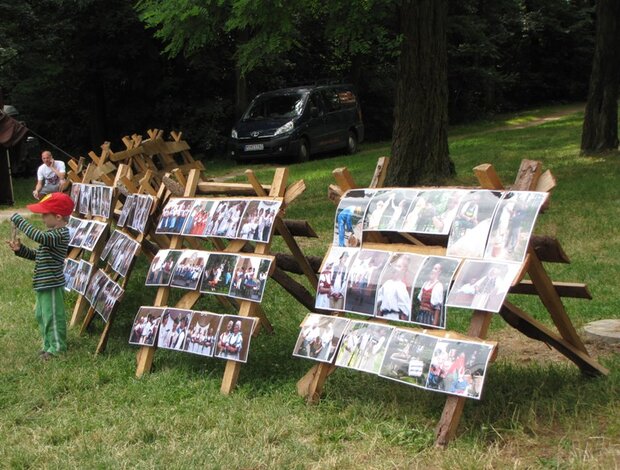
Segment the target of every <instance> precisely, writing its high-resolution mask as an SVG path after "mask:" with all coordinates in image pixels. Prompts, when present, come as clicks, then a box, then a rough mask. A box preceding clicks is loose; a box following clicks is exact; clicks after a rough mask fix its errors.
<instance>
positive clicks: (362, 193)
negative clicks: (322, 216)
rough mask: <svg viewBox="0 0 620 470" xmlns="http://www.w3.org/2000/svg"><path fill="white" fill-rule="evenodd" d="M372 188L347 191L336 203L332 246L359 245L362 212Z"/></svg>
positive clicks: (363, 212) (360, 241) (362, 222)
mask: <svg viewBox="0 0 620 470" xmlns="http://www.w3.org/2000/svg"><path fill="white" fill-rule="evenodd" d="M374 193H375V191H374V190H370V191H369V190H364V189H353V190H350V191H347V192H346V193H345V194H344V195H343V196H342V198H341V199H340V203H339V204H338V208H337V209H336V218H335V220H334V241H333V245H334V246H339V247H359V246H360V245H361V243H362V235H363V233H362V232H363V228H364V214H365V212H366V208H367V207H368V204H369V203H370V200H371V197H372V195H373V194H374Z"/></svg>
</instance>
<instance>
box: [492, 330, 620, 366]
mask: <svg viewBox="0 0 620 470" xmlns="http://www.w3.org/2000/svg"><path fill="white" fill-rule="evenodd" d="M580 337H581V339H582V341H583V342H584V344H585V346H586V349H587V350H588V352H589V353H590V356H592V357H593V358H595V359H598V358H599V357H600V356H608V355H610V354H612V353H616V354H620V344H609V343H605V342H603V341H596V340H592V339H589V338H588V337H586V336H585V335H584V334H583V333H580ZM489 339H490V340H493V341H497V343H498V346H499V349H498V353H497V357H498V359H502V360H505V361H510V362H515V363H518V364H524V363H525V364H527V363H548V362H571V361H569V360H568V359H567V358H566V357H565V356H563V355H562V354H560V353H559V352H558V351H557V350H555V349H553V348H551V347H550V346H547V344H546V343H543V342H542V341H536V340H534V339H530V338H528V337H527V336H525V335H524V334H523V333H521V332H519V331H517V330H515V329H514V328H504V329H503V330H500V331H497V332H494V333H493V334H492V335H490V337H489Z"/></svg>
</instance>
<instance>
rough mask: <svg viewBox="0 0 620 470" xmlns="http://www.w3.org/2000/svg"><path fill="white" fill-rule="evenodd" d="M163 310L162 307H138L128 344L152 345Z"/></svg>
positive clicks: (155, 338)
mask: <svg viewBox="0 0 620 470" xmlns="http://www.w3.org/2000/svg"><path fill="white" fill-rule="evenodd" d="M164 310H165V308H163V307H140V309H139V310H138V313H137V314H136V318H135V319H134V321H133V325H132V327H131V333H130V335H129V344H137V345H139V346H154V345H155V341H156V340H157V332H158V329H159V322H160V320H161V317H162V315H163V313H164Z"/></svg>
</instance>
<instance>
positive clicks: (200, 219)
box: [182, 199, 215, 237]
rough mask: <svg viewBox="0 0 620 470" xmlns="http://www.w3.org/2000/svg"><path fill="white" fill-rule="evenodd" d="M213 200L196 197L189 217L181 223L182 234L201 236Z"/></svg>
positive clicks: (213, 202) (205, 227) (207, 221)
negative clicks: (183, 223)
mask: <svg viewBox="0 0 620 470" xmlns="http://www.w3.org/2000/svg"><path fill="white" fill-rule="evenodd" d="M214 204H215V201H213V200H210V199H196V200H195V202H194V205H193V206H192V209H191V211H190V213H189V217H188V218H187V220H186V221H185V225H183V230H182V233H183V234H184V235H189V236H194V237H201V236H203V235H204V233H205V231H206V230H207V224H208V223H209V217H210V213H211V209H212V208H213V205H214Z"/></svg>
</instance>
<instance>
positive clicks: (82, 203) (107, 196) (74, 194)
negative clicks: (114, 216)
mask: <svg viewBox="0 0 620 470" xmlns="http://www.w3.org/2000/svg"><path fill="white" fill-rule="evenodd" d="M113 196H114V188H112V187H110V186H104V185H100V184H84V183H73V184H72V185H71V199H73V202H74V204H75V208H76V210H77V211H78V212H79V213H80V214H83V215H92V216H94V217H103V218H105V219H109V218H110V213H111V210H112V198H113Z"/></svg>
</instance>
